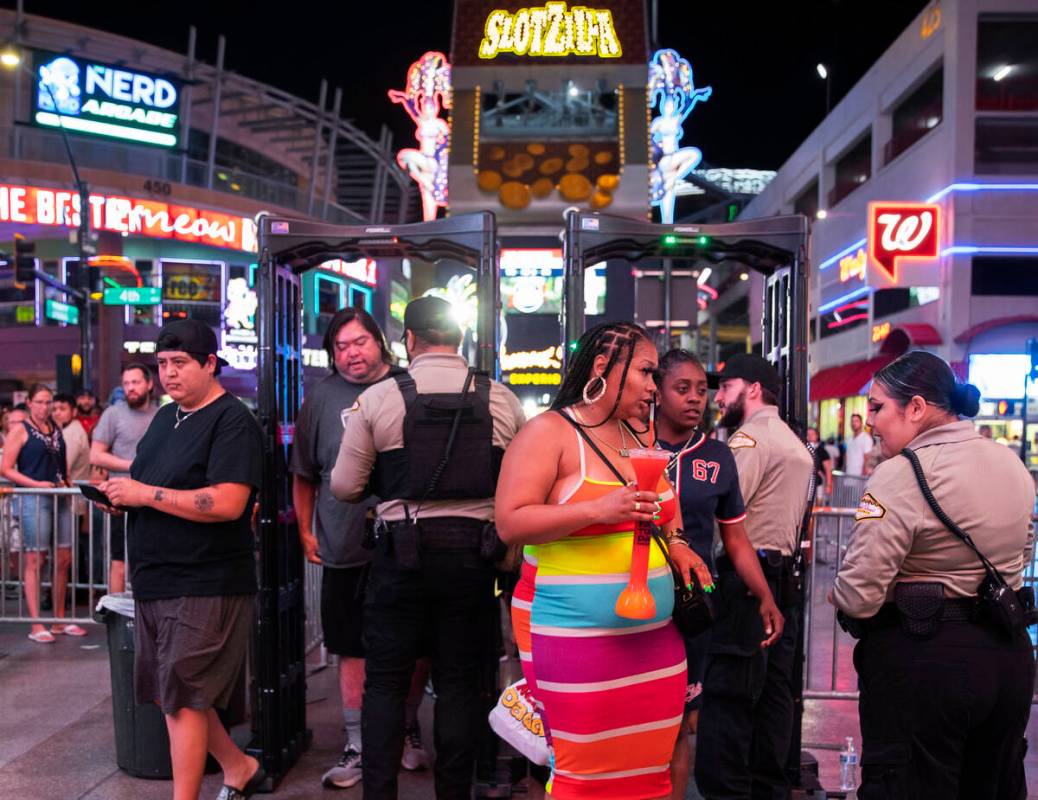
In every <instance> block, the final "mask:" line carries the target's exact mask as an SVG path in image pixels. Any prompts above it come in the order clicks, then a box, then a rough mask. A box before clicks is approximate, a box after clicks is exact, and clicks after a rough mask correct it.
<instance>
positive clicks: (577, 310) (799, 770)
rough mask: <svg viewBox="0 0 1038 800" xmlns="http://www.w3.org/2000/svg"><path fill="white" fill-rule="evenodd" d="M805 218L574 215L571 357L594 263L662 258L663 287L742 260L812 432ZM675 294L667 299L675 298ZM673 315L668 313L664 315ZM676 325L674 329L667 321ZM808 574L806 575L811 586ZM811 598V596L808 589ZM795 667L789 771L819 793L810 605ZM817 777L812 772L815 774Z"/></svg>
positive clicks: (782, 370) (787, 399) (795, 402)
mask: <svg viewBox="0 0 1038 800" xmlns="http://www.w3.org/2000/svg"><path fill="white" fill-rule="evenodd" d="M809 235H810V226H809V222H808V220H807V218H806V217H804V216H802V215H791V216H782V217H766V218H763V219H754V220H749V221H746V222H732V223H727V224H718V225H687V224H676V225H656V224H653V223H650V222H643V221H640V220H635V219H628V218H626V217H616V216H610V215H607V214H596V213H592V212H587V211H576V210H571V211H569V212H568V213H567V214H566V230H565V236H564V239H563V260H564V262H565V272H564V279H563V303H562V318H561V327H562V340H563V342H564V343H565V344H566V346H565V347H564V348H563V353H564V357H568V356H569V353H570V346H571V345H573V344H574V343H575V342H576V341H577V340H578V339H579V338H580V336H581V334H583V332H584V270H585V268H586V266H587V265H588V264H595V263H598V262H599V261H605V260H607V259H622V260H625V261H628V262H630V263H631V264H634V263H637V262H639V261H644V260H646V259H661V260H662V261H663V267H664V281H665V282H667V281H669V277H670V270H671V268H672V264H673V262H678V263H680V262H683V261H684V262H690V261H692V262H700V263H701V262H703V261H706V262H708V263H712V264H719V263H722V262H726V261H727V262H735V263H739V264H742V265H744V266H746V267H747V268H749V269H752V270H754V271H756V272H758V273H760V274H761V275H763V276H764V297H763V311H762V315H761V317H762V318H761V346H762V355H763V356H764V358H766V359H767V360H768V361H770V362H771V363H772V364H774V365H775V367H776V369H777V370H778V372H779V376H780V377H781V379H782V387H783V388H782V396H781V398H780V407H779V412H780V413H781V415H782V418H783V419H784V420H785V421H786V422H787V423H788V424H789V425H790V427H791V428H793V430H794V431H796V433H797V434H798V435H799V436H801V437H804V436H805V435H806V433H807V397H808V391H807V390H808V384H807V382H808V363H807V361H808V353H807V347H808V311H809V301H810V297H809V295H808V287H809V285H810V284H809V281H808V273H809V263H808V259H807V253H808V237H809ZM669 294H670V293H669V291H667V292H666V294H665V298H668V299H669ZM665 317H669V309H667V310H666V311H665ZM668 324H669V323H668ZM808 580H809V576H806V575H805V581H808ZM804 596H805V597H810V596H811V595H810V585H809V583H805V588H804ZM800 615H801V625H800V638H799V641H798V643H797V655H798V658H797V664H796V665H795V667H794V673H793V683H794V687H795V693H794V703H795V714H796V718H795V723H794V729H793V740H792V742H791V746H790V757H789V763H788V771H789V774H790V777H791V780H792V781H793V785H794V786H798V787H802V788H819V787H817V764H815V766H814V768H813V769H812V767H811V765H810V760H809V761H808V763H807V764H802V756H801V752H800V748H801V730H800V728H801V718H802V715H803V655H804V653H803V651H804V633H803V631H804V626H803V607H801V611H800ZM812 773H813V774H812Z"/></svg>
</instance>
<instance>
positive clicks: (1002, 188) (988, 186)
mask: <svg viewBox="0 0 1038 800" xmlns="http://www.w3.org/2000/svg"><path fill="white" fill-rule="evenodd" d="M952 192H1038V183H951V184H948V185H947V186H945V187H944V188H943V189H941V190H940V191H939V192H937V193H936V194H933V195H931V196H930V197H928V198H927V199H926V202H927V203H936V202H937V201H938V200H940V199H942V198H943V197H945V196H947V195H948V194H951V193H952ZM867 241H868V240H867V239H862V240H860V241H858V242H856V243H854V244H852V245H851V246H850V247H847V248H845V249H843V250H841V251H840V252H839V253H837V254H836V255H833V256H830V257H829V258H827V259H825V261H823V262H822V263H821V264H819V265H818V269H819V271H821V270H824V269H828V268H829V267H831V266H832V265H833V264H835V263H837V262H839V260H840V259H841V258H843V257H844V256H846V255H848V254H849V253H852V252H854V251H855V250H857V249H858V248H859V247H862V246H863V245H864V244H865V243H866V242H867ZM989 250H990V248H985V250H984V252H988V251H989ZM965 252H969V253H972V252H977V251H974V250H959V249H957V248H954V247H949V248H947V249H946V250H945V251H944V252H942V253H941V255H942V256H943V255H947V254H949V253H953V254H954V253H965ZM1014 252H1016V251H1014Z"/></svg>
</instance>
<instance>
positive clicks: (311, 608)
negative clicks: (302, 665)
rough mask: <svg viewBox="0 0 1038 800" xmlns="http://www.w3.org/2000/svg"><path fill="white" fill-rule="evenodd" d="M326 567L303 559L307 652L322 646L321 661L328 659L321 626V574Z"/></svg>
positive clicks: (304, 621) (304, 633) (304, 623)
mask: <svg viewBox="0 0 1038 800" xmlns="http://www.w3.org/2000/svg"><path fill="white" fill-rule="evenodd" d="M323 569H324V567H322V566H321V565H320V564H315V563H313V562H312V561H309V560H306V559H304V561H303V609H304V611H303V626H304V628H303V636H304V640H305V652H306V655H309V654H310V653H311V651H313V649H314V648H315V647H320V648H321V656H322V658H321V662H322V663H324V662H325V661H326V656H325V653H324V633H323V629H322V627H321V574H322V570H323Z"/></svg>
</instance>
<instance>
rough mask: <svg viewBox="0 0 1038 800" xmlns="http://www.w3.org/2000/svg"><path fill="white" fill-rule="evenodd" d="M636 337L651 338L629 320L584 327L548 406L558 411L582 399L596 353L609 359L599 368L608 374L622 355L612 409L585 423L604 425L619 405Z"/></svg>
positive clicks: (639, 326)
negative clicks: (602, 367)
mask: <svg viewBox="0 0 1038 800" xmlns="http://www.w3.org/2000/svg"><path fill="white" fill-rule="evenodd" d="M639 338H641V339H644V340H645V341H646V342H650V343H651V342H652V340H651V339H650V338H649V334H648V333H647V332H646V331H645V329H644V328H643V327H642V326H641V325H637V324H635V323H633V322H604V323H602V324H601V325H596V326H595V327H594V328H591V329H590V330H588V331H586V332H585V333H584V335H583V336H581V337H580V340H579V341H578V342H577V348H576V351H575V352H574V353H573V358H572V359H571V361H570V364H569V369H567V370H566V375H565V377H564V378H563V379H562V385H561V386H560V387H559V393H558V394H557V395H556V396H555V402H553V403H552V404H551V407H552V410H554V411H561V410H562V409H564V408H568V407H569V406H573V405H576V404H577V403H579V402H581V401H582V400H583V397H584V386H586V385H587V383H588V381H589V380H591V370H592V369H593V367H594V364H595V359H596V358H597V357H598V356H600V355H606V356H608V357H609V361H608V362H607V363H606V367H605V369H604V370H603V372H602V375H603V376H605V375H608V374H609V373H610V372H611V371H612V369H613V367H615V366H616V365H617V364H618V363H619V361H620V359H621V358H622V359H623V360H624V362H623V371H622V372H621V373H620V389H619V391H618V392H617V393H616V400H615V401H614V402H613V407H612V409H610V411H609V414H608V415H607V416H606V418H605V419H604V420H603V421H602V422H600V423H598V425H587V426H585V427H588V428H597V427H599V426H601V425H605V424H606V422H608V421H609V420H610V419H612V417H613V415H614V414H615V413H616V410H617V409H618V408H619V407H620V398H621V396H622V395H623V392H624V387H625V386H626V385H627V373H628V371H629V370H630V368H631V361H632V359H633V358H634V348H635V346H636V345H637V343H638V339H639ZM599 380H601V381H603V382H604V381H605V378H604V377H602V378H599Z"/></svg>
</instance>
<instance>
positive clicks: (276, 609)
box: [249, 211, 500, 785]
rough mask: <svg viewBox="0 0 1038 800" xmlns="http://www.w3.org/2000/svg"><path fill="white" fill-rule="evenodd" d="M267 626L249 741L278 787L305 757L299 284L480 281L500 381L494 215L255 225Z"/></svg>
mask: <svg viewBox="0 0 1038 800" xmlns="http://www.w3.org/2000/svg"><path fill="white" fill-rule="evenodd" d="M258 222H259V279H258V282H257V285H258V289H259V309H258V319H259V365H258V375H259V391H258V400H259V422H260V426H261V427H262V429H263V437H264V464H263V484H262V487H261V491H260V495H259V504H260V512H259V519H258V535H259V552H260V562H259V587H260V589H259V615H258V619H257V620H256V624H255V628H254V631H253V653H254V659H253V676H252V704H253V706H252V741H251V743H250V747H249V752H250V753H251V754H252V755H254V756H255V757H257V758H259V759H261V762H262V764H263V767H264V769H265V770H266V772H267V774H268V775H269V776H271V781H272V784H273V785H277V783H278V782H280V780H281V778H282V777H284V775H285V773H286V772H287V771H288V770H289V769H290V768H291V766H292V765H293V764H294V763H295V762H296V760H297V759H298V758H299V755H300V754H301V753H302V751H303V750H304V749H306V747H307V745H308V743H309V738H310V734H309V731H308V730H307V728H306V682H305V678H306V670H305V652H304V636H303V633H304V629H303V612H304V597H303V559H302V552H301V550H300V547H299V537H298V535H297V534H298V532H297V531H296V527H295V525H296V523H295V514H294V511H293V509H292V503H291V497H292V492H291V481H290V476H289V472H288V461H289V459H288V449H289V446H290V445H291V444H292V441H293V438H294V427H295V420H296V417H297V416H298V414H299V407H300V405H301V403H302V396H303V361H302V343H303V318H302V293H301V275H302V273H304V272H306V271H307V270H309V269H312V268H314V267H316V266H317V265H319V264H321V263H322V262H324V261H327V260H329V259H332V258H341V259H344V260H353V259H358V258H373V259H378V258H414V259H421V260H424V261H430V262H435V261H439V260H442V259H451V260H454V261H459V262H461V263H463V264H466V265H468V266H470V267H472V268H474V269H475V270H476V275H477V281H478V283H477V293H478V298H479V318H478V322H477V329H476V335H477V339H478V350H477V356H476V360H477V364H476V366H477V367H478V368H479V369H481V370H485V371H487V372H489V373H490V374H491V376H494V377H496V376H497V372H498V369H497V357H498V339H499V334H498V310H499V308H500V289H499V285H498V283H499V281H498V270H497V221H496V219H495V217H494V215H493V214H492V213H490V212H489V211H485V212H481V213H476V214H465V215H460V216H456V217H450V218H447V219H441V220H435V221H433V222H427V223H419V224H413V225H349V226H343V225H327V224H324V223H318V222H311V221H308V220H300V219H294V218H291V217H274V216H269V215H262V216H261V217H260V218H259V221H258Z"/></svg>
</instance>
